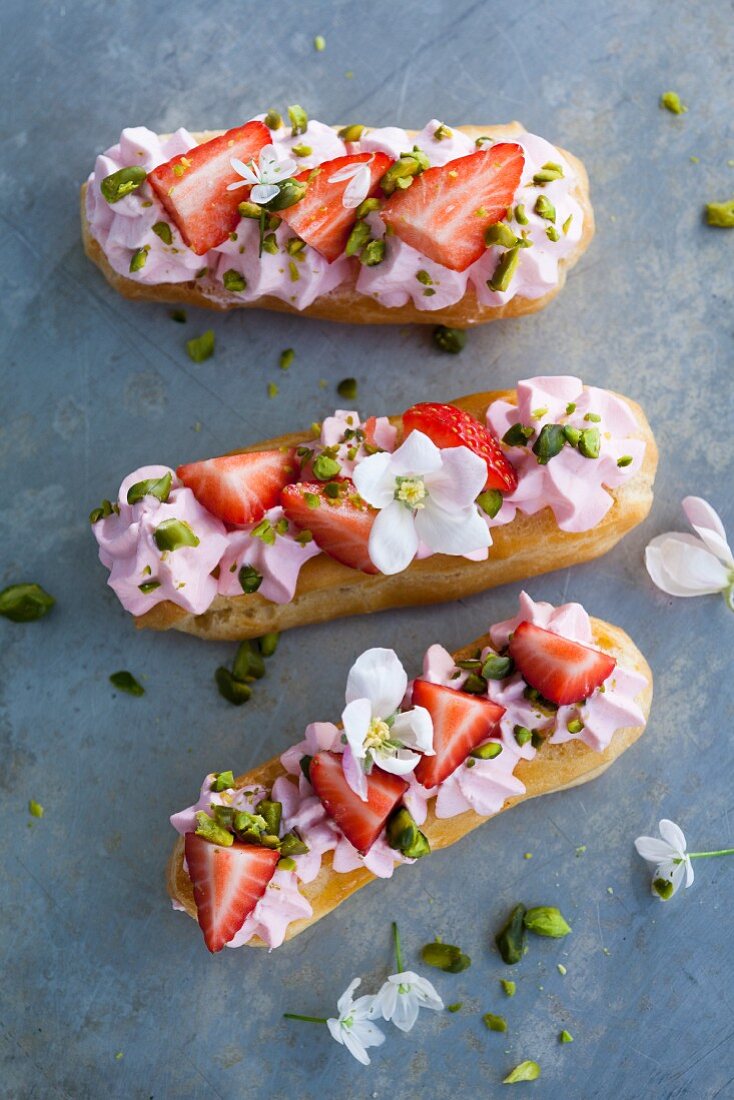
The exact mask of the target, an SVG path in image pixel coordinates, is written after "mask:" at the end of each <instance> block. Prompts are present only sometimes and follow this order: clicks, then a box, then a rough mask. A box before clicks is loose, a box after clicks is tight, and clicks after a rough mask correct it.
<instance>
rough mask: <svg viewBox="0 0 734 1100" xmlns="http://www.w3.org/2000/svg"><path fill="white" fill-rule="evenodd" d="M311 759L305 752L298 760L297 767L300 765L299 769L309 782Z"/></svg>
mask: <svg viewBox="0 0 734 1100" xmlns="http://www.w3.org/2000/svg"><path fill="white" fill-rule="evenodd" d="M312 760H313V757H312V756H309V755H308V754H306V755H304V756H302V757H301V759H300V760H299V761H298V764H299V767H300V769H301V771H302V772H303V775H304V777H305V778H306V779H307V780H308V781H309V783H310V782H311V761H312Z"/></svg>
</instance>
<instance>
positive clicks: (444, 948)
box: [421, 941, 471, 974]
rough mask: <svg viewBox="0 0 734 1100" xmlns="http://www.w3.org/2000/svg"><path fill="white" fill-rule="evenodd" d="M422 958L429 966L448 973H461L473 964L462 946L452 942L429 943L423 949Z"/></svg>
mask: <svg viewBox="0 0 734 1100" xmlns="http://www.w3.org/2000/svg"><path fill="white" fill-rule="evenodd" d="M421 958H422V959H423V962H424V963H426V964H427V965H428V966H435V967H436V969H437V970H445V971H446V972H447V973H448V974H460V973H461V971H462V970H466V969H468V967H470V966H471V959H470V958H469V956H468V955H465V954H464V952H463V951H462V950H461V948H460V947H455V946H454V945H453V944H450V943H439V942H438V941H436V942H435V943H427V944H426V946H425V947H424V948H423V949H422V950H421Z"/></svg>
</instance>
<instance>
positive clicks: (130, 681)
mask: <svg viewBox="0 0 734 1100" xmlns="http://www.w3.org/2000/svg"><path fill="white" fill-rule="evenodd" d="M110 683H111V684H112V686H113V687H116V688H117V690H118V691H124V692H125V694H126V695H138V696H140V695H145V688H144V687H143V685H142V684H139V683H138V681H137V680H136V679H135V677H134V676H133V674H132V672H127V671H126V670H124V669H123V670H121V671H120V672H113V673H112V675H111V676H110Z"/></svg>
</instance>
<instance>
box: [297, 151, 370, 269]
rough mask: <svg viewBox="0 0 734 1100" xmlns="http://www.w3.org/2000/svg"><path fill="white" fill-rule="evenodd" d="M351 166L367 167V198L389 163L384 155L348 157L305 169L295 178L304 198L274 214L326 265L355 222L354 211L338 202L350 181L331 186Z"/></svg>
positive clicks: (337, 253)
mask: <svg viewBox="0 0 734 1100" xmlns="http://www.w3.org/2000/svg"><path fill="white" fill-rule="evenodd" d="M352 164H355V165H356V164H366V165H368V167H369V170H370V186H369V190H368V192H367V194H366V195H365V198H367V197H368V196H370V195H374V194H375V193H376V191H377V189H378V184H379V182H380V180H381V179H382V177H383V176H384V175H385V172H386V171H387V170H388V168H389V167H390V165H391V164H392V160H391V158H390V157H389V156H388V155H387V153H351V154H350V155H349V156H347V157H336V158H335V159H334V160H325V161H324V163H323V164H320V165H319V166H318V168H307V169H306V171H305V172H301V174H300V175H299V176H296V179H298V180H304V181H305V182H307V183H308V190H307V191H306V194H305V195H304V196H303V198H302V199H301V200H300V201H299V202H297V203H295V204H294V205H293V206H289V207H288V208H287V209H286V210H279V211H278V216H279V217H281V218H282V219H283V221H284V222H285V223H286V224H287V225H289V226H290V228H291V229H292V230H293V232H294V233H297V234H298V236H299V237H300V238H301V240H303V241H305V242H306V244H310V245H312V246H313V248H315V249H316V250H317V251H318V252H320V253H321V255H322V256H325V257H326V259H327V260H328V261H329V263H333V261H334V260H336V259H337V258H338V257H339V256H341V254H342V252H343V251H344V249H345V248H346V246H347V239H348V237H349V234H350V232H351V230H352V226H353V225H354V223H355V222H356V220H357V210H356V208H349V207H346V206H344V203H343V202H342V199H343V198H344V192H345V191H346V189H347V187H348V186H349V184H350V182H351V180H350V179H344V180H339V181H335V182H333V183H332V182H331V178H332V176H334V175H335V174H336V173H337V172H339V171H340V170H341V169H343V168H348V167H349V166H350V165H352Z"/></svg>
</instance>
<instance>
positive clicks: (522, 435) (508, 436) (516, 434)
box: [502, 424, 535, 447]
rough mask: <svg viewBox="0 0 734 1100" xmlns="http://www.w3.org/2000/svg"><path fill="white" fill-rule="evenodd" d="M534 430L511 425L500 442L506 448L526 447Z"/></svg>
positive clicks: (521, 425) (522, 425) (519, 425)
mask: <svg viewBox="0 0 734 1100" xmlns="http://www.w3.org/2000/svg"><path fill="white" fill-rule="evenodd" d="M534 433H535V429H534V428H531V427H526V426H525V425H524V424H513V425H512V427H510V428H508V429H507V431H506V432H505V434H504V435H503V436H502V442H503V443H506V444H507V446H508V447H527V444H528V440H529V439H532V437H533V435H534Z"/></svg>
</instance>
